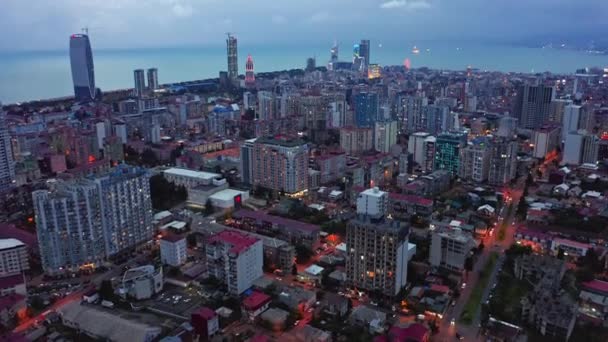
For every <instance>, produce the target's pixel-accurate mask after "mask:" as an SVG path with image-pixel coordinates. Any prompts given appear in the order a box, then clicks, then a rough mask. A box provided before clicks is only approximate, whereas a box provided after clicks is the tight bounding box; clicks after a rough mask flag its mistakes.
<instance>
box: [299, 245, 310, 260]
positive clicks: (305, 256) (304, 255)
mask: <svg viewBox="0 0 608 342" xmlns="http://www.w3.org/2000/svg"><path fill="white" fill-rule="evenodd" d="M311 256H312V251H311V250H310V249H308V247H306V246H304V245H302V244H298V245H296V260H297V262H298V264H305V263H306V262H308V260H310V257H311Z"/></svg>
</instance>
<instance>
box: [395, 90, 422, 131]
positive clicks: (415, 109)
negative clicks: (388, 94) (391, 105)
mask: <svg viewBox="0 0 608 342" xmlns="http://www.w3.org/2000/svg"><path fill="white" fill-rule="evenodd" d="M398 103H399V108H398V110H397V115H398V116H399V117H401V118H402V119H403V121H404V128H405V131H407V132H410V133H411V132H417V131H423V130H424V127H425V126H424V125H422V123H421V121H422V108H424V107H426V106H427V105H428V98H426V97H424V96H401V97H399V101H398Z"/></svg>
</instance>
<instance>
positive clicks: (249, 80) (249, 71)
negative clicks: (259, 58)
mask: <svg viewBox="0 0 608 342" xmlns="http://www.w3.org/2000/svg"><path fill="white" fill-rule="evenodd" d="M245 85H246V86H247V87H253V86H255V73H254V72H253V58H252V57H251V55H247V63H245Z"/></svg>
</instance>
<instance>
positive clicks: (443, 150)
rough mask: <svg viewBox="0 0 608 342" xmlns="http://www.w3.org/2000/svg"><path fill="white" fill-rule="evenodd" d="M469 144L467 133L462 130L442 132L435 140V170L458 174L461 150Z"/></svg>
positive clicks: (453, 174)
mask: <svg viewBox="0 0 608 342" xmlns="http://www.w3.org/2000/svg"><path fill="white" fill-rule="evenodd" d="M466 146H467V135H466V133H461V132H450V133H442V134H439V135H438V136H437V141H436V142H435V170H447V171H449V172H450V173H451V174H452V176H456V175H458V172H459V170H460V163H461V157H460V154H461V150H462V149H463V148H465V147H466Z"/></svg>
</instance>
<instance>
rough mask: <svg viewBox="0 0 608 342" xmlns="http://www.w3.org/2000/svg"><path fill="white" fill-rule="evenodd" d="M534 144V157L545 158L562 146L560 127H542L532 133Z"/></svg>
mask: <svg viewBox="0 0 608 342" xmlns="http://www.w3.org/2000/svg"><path fill="white" fill-rule="evenodd" d="M532 144H533V145H534V151H533V152H532V156H533V157H534V158H545V157H547V155H549V154H550V153H552V152H554V151H556V150H557V148H558V147H560V146H561V135H560V129H559V127H551V126H548V127H542V128H540V129H537V130H534V132H533V133H532Z"/></svg>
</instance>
